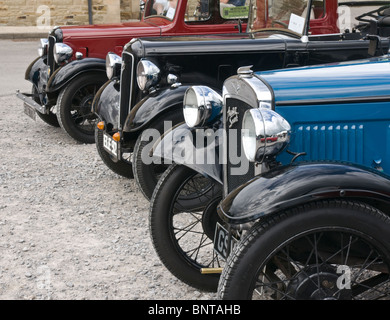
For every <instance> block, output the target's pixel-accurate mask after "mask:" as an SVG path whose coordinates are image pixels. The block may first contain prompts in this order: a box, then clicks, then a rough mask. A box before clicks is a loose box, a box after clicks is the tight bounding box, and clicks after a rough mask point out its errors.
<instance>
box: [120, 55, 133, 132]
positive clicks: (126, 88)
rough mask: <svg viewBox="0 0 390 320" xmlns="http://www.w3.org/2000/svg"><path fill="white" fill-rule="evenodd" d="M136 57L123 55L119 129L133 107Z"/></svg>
mask: <svg viewBox="0 0 390 320" xmlns="http://www.w3.org/2000/svg"><path fill="white" fill-rule="evenodd" d="M134 69H135V68H134V56H133V55H132V54H130V53H128V52H123V54H122V70H121V80H120V87H121V90H120V92H121V97H120V115H119V128H122V127H123V124H124V122H125V120H126V117H127V115H128V114H129V112H130V110H131V106H132V97H133V87H134V79H135V75H134V72H135V70H134Z"/></svg>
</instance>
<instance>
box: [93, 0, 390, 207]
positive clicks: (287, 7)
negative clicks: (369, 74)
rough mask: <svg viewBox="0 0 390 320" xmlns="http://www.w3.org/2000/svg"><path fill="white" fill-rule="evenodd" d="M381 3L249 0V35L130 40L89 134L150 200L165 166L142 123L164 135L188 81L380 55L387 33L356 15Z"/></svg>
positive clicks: (215, 83)
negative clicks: (342, 18)
mask: <svg viewBox="0 0 390 320" xmlns="http://www.w3.org/2000/svg"><path fill="white" fill-rule="evenodd" d="M381 3H382V2H380V3H378V2H377V1H358V2H343V1H340V2H339V3H338V1H337V0H321V1H317V0H315V1H314V0H310V1H309V0H272V1H271V0H257V1H255V0H253V1H252V2H251V4H250V13H249V15H250V16H249V23H248V26H249V27H248V30H247V33H242V34H231V35H213V36H188V37H167V38H161V37H160V38H148V39H138V40H132V41H131V42H130V43H129V44H128V45H127V46H126V47H125V49H124V52H123V54H122V69H121V72H120V80H118V79H119V76H118V77H117V78H116V79H114V80H113V81H112V82H111V83H107V84H106V86H105V87H104V89H103V90H102V91H100V93H99V96H100V98H99V100H95V103H94V111H95V112H96V113H97V114H98V116H99V118H100V120H101V123H100V128H102V130H97V132H96V135H97V137H96V138H95V141H96V145H97V149H98V151H99V154H100V156H101V158H102V159H103V160H104V162H105V163H106V164H107V166H108V167H109V168H111V169H112V170H113V171H114V172H117V173H119V174H122V175H124V176H127V177H132V176H133V174H134V176H135V178H136V180H137V183H138V185H139V187H140V189H141V190H142V192H143V194H144V195H145V196H146V197H147V198H148V199H150V198H151V196H152V193H153V191H154V188H155V186H156V183H157V180H158V177H159V176H160V174H161V172H163V171H164V170H165V169H166V165H163V164H158V163H154V164H153V163H151V162H152V158H151V157H150V155H149V150H150V148H147V149H145V146H148V145H149V146H150V144H149V142H150V135H149V137H146V138H144V137H143V136H142V135H141V133H142V132H143V131H144V130H145V129H147V128H154V129H156V130H157V132H159V133H162V132H163V131H164V121H171V124H172V125H175V124H176V123H178V122H180V121H183V116H182V111H181V108H182V102H183V96H184V93H185V91H186V90H187V88H188V87H189V86H190V85H194V84H202V85H207V86H209V87H210V88H213V89H214V90H215V91H216V92H219V93H221V88H222V83H223V81H224V80H225V79H226V78H227V77H229V76H231V75H233V74H235V73H236V70H237V68H239V67H240V66H243V65H253V69H254V70H269V69H281V68H290V67H296V66H303V65H313V64H319V63H325V62H336V61H345V60H353V59H359V58H366V57H368V56H370V54H372V55H378V54H383V53H385V52H387V50H388V40H387V38H380V37H379V36H382V35H384V36H385V35H386V34H384V33H383V31H382V29H381V28H380V25H381V23H382V22H381V21H380V22H378V23H375V24H374V21H372V23H369V22H366V21H365V20H366V19H365V18H364V17H359V16H360V15H361V14H363V13H364V12H367V11H372V10H374V9H376V8H377V7H378V5H380V4H381ZM383 3H385V2H383ZM357 4H358V5H357ZM308 8H310V10H307V9H308ZM342 10H344V11H342ZM338 12H349V13H351V14H352V16H353V17H354V19H353V20H352V21H350V22H348V23H338V19H337V18H338ZM264 17H266V18H267V19H266V20H265V19H264ZM355 18H356V19H355ZM369 19H374V18H372V17H369ZM233 21H234V20H233ZM235 22H236V23H237V21H235ZM237 26H238V27H239V24H238V25H237ZM372 32H374V35H375V36H376V37H377V46H376V47H374V48H373V50H371V53H370V54H369V52H368V51H369V50H368V48H369V39H368V37H367V34H369V33H372ZM115 65H118V64H115V63H114V62H113V61H112V60H110V59H108V63H107V68H108V70H111V71H113V69H115V68H116V70H119V68H118V67H114V66H115ZM111 71H110V72H111ZM111 73H112V72H111ZM114 78H115V77H114ZM165 127H167V125H166V124H165ZM155 136H158V134H156V135H155Z"/></svg>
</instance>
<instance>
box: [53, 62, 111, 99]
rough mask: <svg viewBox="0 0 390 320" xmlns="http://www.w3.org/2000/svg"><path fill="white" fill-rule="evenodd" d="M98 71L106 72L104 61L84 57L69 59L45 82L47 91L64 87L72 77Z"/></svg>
mask: <svg viewBox="0 0 390 320" xmlns="http://www.w3.org/2000/svg"><path fill="white" fill-rule="evenodd" d="M93 71H98V72H102V73H104V74H106V61H105V60H104V59H98V58H85V59H83V60H75V61H71V62H69V63H68V64H66V65H64V66H63V67H61V68H59V69H57V70H56V71H55V72H54V73H53V74H52V75H51V76H50V78H49V81H48V82H47V88H46V91H47V92H55V91H58V90H59V89H61V88H62V87H64V86H65V85H66V84H67V83H69V82H70V81H71V80H72V79H73V78H75V77H77V76H78V75H80V74H82V73H85V72H93Z"/></svg>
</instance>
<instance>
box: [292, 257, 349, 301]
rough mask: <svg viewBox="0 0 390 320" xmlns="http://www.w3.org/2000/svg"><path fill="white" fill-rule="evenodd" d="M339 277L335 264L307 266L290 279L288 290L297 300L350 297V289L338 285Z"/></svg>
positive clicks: (342, 298)
mask: <svg viewBox="0 0 390 320" xmlns="http://www.w3.org/2000/svg"><path fill="white" fill-rule="evenodd" d="M339 277H340V274H337V273H336V268H334V267H333V266H330V265H322V266H317V265H312V266H307V267H306V268H305V269H303V270H301V271H299V272H298V273H297V274H296V275H295V277H294V278H293V279H292V280H291V281H290V283H289V285H288V288H287V292H288V293H289V295H291V296H292V297H294V298H295V299H297V300H344V299H350V298H351V296H350V290H346V289H339V288H338V287H337V281H338V279H339Z"/></svg>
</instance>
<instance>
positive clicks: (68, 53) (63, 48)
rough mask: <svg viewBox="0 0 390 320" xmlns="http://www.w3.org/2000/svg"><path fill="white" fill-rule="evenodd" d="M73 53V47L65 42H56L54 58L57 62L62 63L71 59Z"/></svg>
mask: <svg viewBox="0 0 390 320" xmlns="http://www.w3.org/2000/svg"><path fill="white" fill-rule="evenodd" d="M72 55H73V49H72V48H71V47H69V46H68V45H67V44H65V43H56V44H55V45H54V60H55V62H56V63H62V62H65V61H67V60H69V59H70V58H71V57H72Z"/></svg>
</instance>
